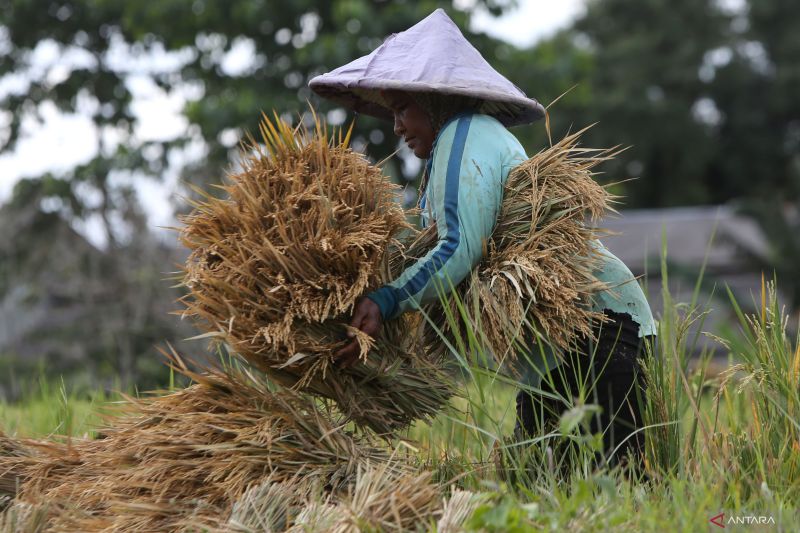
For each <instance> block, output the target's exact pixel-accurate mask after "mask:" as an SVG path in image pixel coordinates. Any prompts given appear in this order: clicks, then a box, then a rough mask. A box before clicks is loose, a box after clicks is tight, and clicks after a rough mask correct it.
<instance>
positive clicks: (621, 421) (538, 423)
mask: <svg viewBox="0 0 800 533" xmlns="http://www.w3.org/2000/svg"><path fill="white" fill-rule="evenodd" d="M605 314H606V315H607V316H608V317H610V318H611V319H612V320H613V322H612V321H607V322H606V323H605V324H602V325H601V326H598V327H597V328H595V332H596V334H597V338H598V340H597V342H596V344H595V343H594V342H591V341H590V340H588V339H586V340H583V341H582V342H581V343H580V344H579V346H578V351H579V352H582V353H568V354H566V362H565V363H564V364H562V365H560V367H559V368H556V369H553V370H552V371H551V376H545V377H544V378H543V379H542V384H541V386H540V388H541V389H542V390H544V391H548V392H551V393H555V394H558V395H559V396H560V397H561V399H553V398H548V397H546V396H543V395H541V394H538V393H529V392H527V391H520V392H519V394H518V395H517V428H516V430H515V434H516V435H517V438H520V437H521V438H523V439H524V438H531V437H537V436H542V435H544V434H546V433H548V432H550V431H557V430H558V423H559V419H560V417H561V415H562V413H563V412H564V411H566V410H567V409H569V405H568V404H567V403H566V402H569V401H572V400H573V399H574V398H575V397H576V396H577V395H578V391H579V390H580V388H579V383H580V382H582V383H585V385H584V389H585V390H588V393H587V396H586V398H585V402H586V403H587V404H588V403H594V404H597V405H599V406H600V407H601V409H602V411H601V412H600V414H599V416H598V415H597V414H594V415H592V418H591V421H590V430H591V433H592V434H595V433H598V432H599V433H602V434H603V448H604V454H605V456H606V458H607V459H608V460H609V462H610V463H611V464H615V463H617V461H618V460H619V459H621V458H622V457H624V456H625V455H626V454H627V453H628V452H632V453H633V455H634V457H635V458H636V461H637V463H639V464H641V459H642V457H643V453H644V434H643V432H641V431H640V432H638V433H636V434H635V435H633V436H631V434H632V433H633V432H634V430H636V429H637V428H641V427H642V425H643V424H642V416H641V410H640V408H639V399H638V398H641V399H642V400H644V391H645V388H646V383H645V380H644V375H643V373H642V370H641V367H640V365H639V362H638V360H637V359H639V358H641V357H643V355H644V347H643V346H644V343H643V341H644V339H648V337H645V338H644V339H643V338H640V337H639V325H638V324H637V323H636V322H634V321H633V319H632V318H631V316H630V315H628V314H627V313H615V312H613V311H609V310H605ZM650 340H651V341H652V338H650ZM551 381H552V383H551ZM592 384H594V387H593V388H592ZM637 389H638V393H637ZM637 396H638V398H637ZM629 436H630V438H627V437H629ZM626 439H627V440H626ZM623 441H624V444H622V445H621V446H620V447H619V449H618V450H617V451H616V453H615V454H614V455H613V456H611V453H612V452H613V451H614V449H615V448H616V447H617V446H618V445H619V444H620V443H622V442H623ZM562 444H563V443H562ZM563 451H564V450H563V448H561V449H559V447H556V452H557V453H558V452H561V453H563Z"/></svg>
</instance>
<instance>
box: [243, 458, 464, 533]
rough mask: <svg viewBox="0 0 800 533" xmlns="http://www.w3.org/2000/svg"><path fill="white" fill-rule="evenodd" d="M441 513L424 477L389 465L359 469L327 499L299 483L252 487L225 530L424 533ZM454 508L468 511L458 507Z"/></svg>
mask: <svg viewBox="0 0 800 533" xmlns="http://www.w3.org/2000/svg"><path fill="white" fill-rule="evenodd" d="M441 508H442V498H441V488H440V487H439V486H437V485H436V484H435V483H433V482H432V481H431V474H430V472H412V471H408V470H406V469H405V468H403V467H402V466H401V465H400V464H399V463H396V462H395V461H394V460H392V461H389V462H386V463H382V464H374V463H373V464H368V465H365V466H364V467H363V468H359V472H358V474H357V475H356V477H355V480H354V481H353V483H351V484H350V485H349V486H348V488H347V490H346V491H345V490H342V491H338V492H334V493H331V494H329V495H327V496H326V495H324V494H321V493H320V492H319V491H317V490H314V489H311V488H309V486H308V484H307V483H305V482H304V481H303V480H302V479H298V480H296V481H295V482H283V483H271V482H267V483H265V484H263V485H260V486H258V487H254V488H253V489H251V490H250V491H248V493H247V494H245V495H244V497H243V498H242V499H241V500H240V501H238V502H237V503H236V505H235V506H234V512H233V513H232V515H231V521H230V522H229V523H228V527H229V528H231V529H232V530H234V531H241V532H243V533H244V532H247V533H255V532H263V531H288V532H292V533H302V532H306V531H326V532H329V533H358V532H360V531H365V532H367V531H369V532H372V531H429V530H430V526H431V525H432V524H434V523H436V519H437V517H438V516H439V515H440V514H441ZM473 508H474V507H473ZM459 509H460V510H461V511H464V510H468V509H466V507H465V506H464V504H463V502H462V503H461V504H460V506H459ZM470 509H471V508H470ZM451 514H452V513H451ZM462 514H463V513H462ZM459 516H460V515H459ZM464 518H466V517H464ZM456 519H458V518H457V517H456ZM461 522H463V519H462V520H461ZM461 522H459V524H460V523H461ZM454 527H455V525H454ZM450 530H451V531H455V529H453V528H451V529H450Z"/></svg>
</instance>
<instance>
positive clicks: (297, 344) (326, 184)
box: [181, 117, 451, 433]
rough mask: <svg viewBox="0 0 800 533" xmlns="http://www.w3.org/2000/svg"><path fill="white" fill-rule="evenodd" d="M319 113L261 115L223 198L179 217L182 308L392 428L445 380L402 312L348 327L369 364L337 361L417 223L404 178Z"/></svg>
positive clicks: (442, 396)
mask: <svg viewBox="0 0 800 533" xmlns="http://www.w3.org/2000/svg"><path fill="white" fill-rule="evenodd" d="M315 120H316V128H315V129H314V130H313V132H312V131H309V130H308V129H306V128H303V127H298V128H296V129H293V128H292V127H291V126H290V125H289V124H287V123H285V122H283V121H281V120H278V119H277V118H276V120H275V121H270V120H269V119H267V118H266V117H265V119H264V121H263V123H262V125H261V135H262V139H263V146H259V145H258V144H256V142H255V141H254V140H252V139H251V140H250V144H249V146H247V147H246V150H247V151H246V152H244V154H245V158H244V161H243V162H242V169H241V171H239V172H237V173H235V174H233V175H231V176H230V177H229V182H228V183H227V184H226V185H223V186H221V187H220V188H221V189H222V191H223V193H224V194H223V198H215V197H212V196H210V195H209V194H205V195H204V198H203V200H202V201H200V202H196V203H194V211H193V212H192V213H191V214H190V215H188V216H186V217H184V218H183V220H182V221H183V222H184V223H185V227H184V228H183V230H182V231H181V241H182V242H183V244H185V245H186V246H187V247H188V248H189V250H190V251H191V255H190V256H189V258H188V260H187V263H186V267H185V275H184V279H183V282H184V284H185V285H186V287H188V289H189V293H188V294H187V296H186V297H185V298H183V303H184V304H185V306H186V309H185V311H184V312H183V315H184V316H189V317H192V318H194V319H196V320H197V323H198V325H199V327H200V328H202V329H205V330H207V333H206V336H209V337H213V338H215V339H216V340H217V341H219V342H224V343H226V344H227V345H228V346H230V347H231V348H232V349H233V350H234V351H235V352H236V353H238V354H240V355H241V356H242V357H243V358H244V359H246V360H247V362H248V363H250V364H252V365H254V366H255V367H257V368H259V369H260V370H262V371H264V372H265V373H267V374H268V375H269V376H270V377H271V378H273V379H275V380H276V381H278V382H279V383H281V384H283V385H285V386H289V387H293V388H295V389H298V390H303V391H308V392H312V393H314V394H318V395H322V396H325V397H327V398H331V399H333V400H335V401H336V402H338V404H339V406H340V407H341V409H342V410H343V411H344V412H345V413H346V414H348V415H350V416H351V417H352V418H353V419H354V420H356V421H357V422H359V423H361V424H365V425H368V426H369V427H371V428H372V429H374V430H375V431H377V432H379V433H385V432H389V431H392V430H394V429H396V428H398V427H403V426H405V425H407V424H408V423H410V422H411V421H413V420H415V419H417V418H425V417H430V416H432V415H433V414H435V413H436V412H437V411H438V410H439V409H440V408H441V407H442V405H443V404H444V403H445V402H446V401H447V399H448V398H449V396H450V395H451V387H450V385H449V384H448V383H447V380H446V379H445V376H444V374H443V373H442V372H441V371H440V369H439V363H438V361H437V360H432V359H430V358H428V357H427V356H425V355H424V354H422V353H421V352H420V350H419V347H418V346H417V345H416V344H415V342H414V341H413V339H411V338H410V336H408V335H407V331H406V329H405V326H404V323H403V321H402V320H401V321H397V322H395V323H394V324H387V325H386V327H385V328H384V330H383V333H382V334H381V336H380V337H379V338H378V339H376V340H375V341H374V342H373V341H372V340H371V339H370V338H369V337H368V336H367V335H365V334H363V333H361V332H355V331H354V333H356V336H357V338H358V340H359V343H360V346H361V363H360V364H357V365H354V366H353V367H352V368H351V369H348V370H342V369H340V368H337V367H335V366H333V364H332V363H333V354H334V353H335V352H336V350H338V349H339V348H342V347H343V346H344V345H345V344H346V343H347V342H348V339H347V338H346V332H347V330H348V328H349V326H348V325H347V324H348V322H349V315H350V312H351V311H352V309H353V306H354V304H355V303H356V301H357V299H358V298H359V297H361V296H362V295H363V294H364V293H365V292H367V291H369V290H372V289H375V288H378V287H379V286H381V285H382V284H384V283H385V282H386V281H389V279H388V257H389V250H390V248H391V247H393V246H394V245H396V244H397V241H396V239H397V237H398V236H399V234H400V232H401V231H403V230H408V229H410V227H409V225H408V224H407V222H406V220H405V215H404V212H403V210H402V208H401V207H400V205H399V204H398V203H397V202H396V201H395V200H396V198H395V197H396V194H397V192H398V187H397V186H394V185H392V184H391V183H390V182H389V180H388V179H387V178H385V177H384V176H383V175H382V174H381V171H380V169H379V168H377V167H375V166H373V165H371V164H370V163H369V162H368V161H367V159H366V158H365V157H364V156H362V155H360V154H358V153H355V152H353V151H352V150H351V149H350V148H348V146H347V145H348V141H349V133H348V134H347V135H346V136H344V137H343V136H342V134H341V132H340V133H339V134H338V135H337V134H334V135H332V136H329V135H328V133H327V131H326V129H325V128H324V127H323V126H322V125H321V123H320V122H319V120H318V119H316V117H315ZM334 140H337V142H334Z"/></svg>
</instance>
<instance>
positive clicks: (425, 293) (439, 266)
mask: <svg viewBox="0 0 800 533" xmlns="http://www.w3.org/2000/svg"><path fill="white" fill-rule="evenodd" d="M526 159H527V157H526V155H525V150H524V149H523V148H522V145H521V144H520V143H519V141H518V140H517V139H516V138H515V137H514V136H513V135H511V134H510V132H509V131H508V130H506V129H505V127H504V126H503V125H502V124H500V122H498V121H497V120H496V119H495V118H492V117H490V116H488V115H480V114H468V115H460V116H457V117H454V118H453V119H451V120H450V121H448V122H447V123H446V124H445V125H444V126H443V127H442V128H441V130H440V132H439V134H438V136H437V138H436V141H435V143H434V148H433V153H432V154H431V159H430V160H429V162H428V164H429V165H430V166H429V167H428V173H429V174H428V175H429V178H428V186H427V189H426V191H425V192H424V196H423V198H422V203H421V205H422V207H423V212H422V222H423V225H426V226H427V225H428V224H429V223H430V222H435V223H436V230H437V232H438V237H439V239H438V242H437V243H436V246H434V247H433V249H431V250H430V251H429V252H428V253H427V254H426V255H425V256H424V257H422V258H421V259H420V260H418V261H417V262H416V263H415V264H413V265H412V266H411V267H409V268H408V269H406V270H405V271H404V272H403V273H402V274H401V275H400V277H398V278H397V279H396V280H394V281H393V282H391V283H389V284H388V285H385V286H384V287H381V288H380V289H378V290H377V291H375V292H373V293H371V294H369V295H368V297H369V298H370V299H372V300H373V301H374V302H375V303H377V304H378V306H379V307H380V310H381V314H382V316H383V318H384V319H385V320H388V319H391V318H394V317H396V316H397V315H399V314H401V313H403V312H404V311H408V310H411V309H418V308H419V307H420V306H422V305H424V304H427V303H430V302H432V301H437V300H438V292H439V291H441V290H442V288H448V287H450V285H451V284H452V285H453V286H455V285H458V283H459V282H461V280H463V279H464V278H465V277H466V276H467V274H469V272H470V271H471V270H472V269H473V268H475V266H476V265H477V264H478V263H479V262H480V260H481V258H482V257H483V250H484V248H485V243H486V242H487V241H488V239H489V238H490V236H491V234H492V230H493V229H494V226H495V222H496V221H497V217H498V214H499V212H500V204H501V202H502V201H503V186H504V185H505V182H506V180H507V179H508V174H509V172H510V171H511V169H512V168H514V167H516V166H517V165H519V164H520V163H522V162H523V161H525V160H526Z"/></svg>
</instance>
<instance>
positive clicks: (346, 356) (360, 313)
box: [333, 298, 383, 368]
mask: <svg viewBox="0 0 800 533" xmlns="http://www.w3.org/2000/svg"><path fill="white" fill-rule="evenodd" d="M350 325H351V326H352V327H354V328H356V329H360V330H361V331H363V332H364V333H366V334H367V335H369V336H370V337H375V336H377V335H378V333H379V332H380V330H381V326H382V325H383V317H382V316H381V308H380V307H378V304H376V303H375V302H373V301H372V300H370V299H369V298H361V299H359V300H358V302H356V306H355V309H353V319H352V320H351V321H350ZM347 336H348V337H350V338H353V337H354V336H355V335H354V334H353V333H352V332H349V331H348V332H347ZM360 351H361V347H360V346H359V344H358V339H353V340H352V341H350V343H349V344H348V345H347V346H345V347H344V348H342V349H341V350H339V351H338V352H336V353H335V354H334V355H333V358H334V360H335V361H336V364H337V365H339V366H340V367H342V368H348V367H350V366H352V365H353V364H354V363H355V362H356V361H357V360H358V355H359V352H360Z"/></svg>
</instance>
